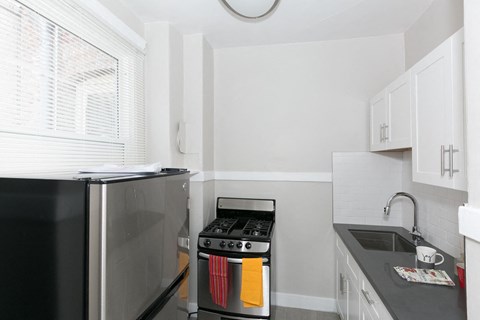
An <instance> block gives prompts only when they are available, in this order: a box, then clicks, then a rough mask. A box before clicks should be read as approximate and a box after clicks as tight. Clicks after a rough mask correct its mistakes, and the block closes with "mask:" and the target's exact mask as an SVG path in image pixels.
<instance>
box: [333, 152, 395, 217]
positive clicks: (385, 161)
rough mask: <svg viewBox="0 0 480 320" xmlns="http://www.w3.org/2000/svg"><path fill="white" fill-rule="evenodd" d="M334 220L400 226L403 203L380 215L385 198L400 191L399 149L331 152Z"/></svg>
mask: <svg viewBox="0 0 480 320" xmlns="http://www.w3.org/2000/svg"><path fill="white" fill-rule="evenodd" d="M332 161H333V163H332V167H333V222H334V223H353V224H370V225H389V226H402V225H403V217H402V206H401V205H396V206H392V210H391V213H390V216H385V215H384V214H383V207H384V206H385V203H386V202H387V199H388V198H389V197H390V196H391V195H392V194H393V193H395V192H397V191H402V190H401V189H402V174H401V172H402V170H403V169H402V168H403V156H402V153H399V152H385V153H371V152H334V153H333V155H332Z"/></svg>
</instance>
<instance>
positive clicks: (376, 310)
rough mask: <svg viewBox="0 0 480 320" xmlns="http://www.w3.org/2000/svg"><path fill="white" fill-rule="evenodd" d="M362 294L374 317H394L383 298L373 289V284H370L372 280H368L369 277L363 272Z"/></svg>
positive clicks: (385, 319)
mask: <svg viewBox="0 0 480 320" xmlns="http://www.w3.org/2000/svg"><path fill="white" fill-rule="evenodd" d="M360 296H361V299H362V301H363V302H364V303H365V304H366V305H367V306H368V309H369V311H370V314H371V316H372V318H373V319H378V320H390V319H392V316H391V315H390V312H388V310H387V308H386V307H385V305H384V304H383V302H382V300H380V297H379V296H378V294H377V292H376V291H375V290H374V289H373V287H372V285H371V284H370V282H368V280H367V278H366V277H365V276H364V275H363V274H362V287H361V292H360Z"/></svg>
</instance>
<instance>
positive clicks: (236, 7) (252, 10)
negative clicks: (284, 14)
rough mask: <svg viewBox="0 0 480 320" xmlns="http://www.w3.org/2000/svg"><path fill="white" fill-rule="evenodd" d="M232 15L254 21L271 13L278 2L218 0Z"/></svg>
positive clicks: (268, 0)
mask: <svg viewBox="0 0 480 320" xmlns="http://www.w3.org/2000/svg"><path fill="white" fill-rule="evenodd" d="M220 1H221V2H222V3H223V4H224V5H225V7H226V8H227V9H228V10H230V11H231V12H232V13H233V14H234V15H236V16H238V17H241V18H245V19H250V20H255V19H261V18H263V17H266V16H268V15H269V14H270V13H272V12H273V11H274V10H275V9H276V8H277V6H278V3H279V2H280V0H220Z"/></svg>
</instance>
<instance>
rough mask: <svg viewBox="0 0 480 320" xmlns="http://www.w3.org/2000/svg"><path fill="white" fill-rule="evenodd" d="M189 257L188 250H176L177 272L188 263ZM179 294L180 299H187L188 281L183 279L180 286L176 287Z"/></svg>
mask: <svg viewBox="0 0 480 320" xmlns="http://www.w3.org/2000/svg"><path fill="white" fill-rule="evenodd" d="M189 262H190V257H189V256H188V252H183V251H179V252H178V272H182V271H183V270H184V269H185V267H186V266H187V265H188V264H189ZM178 292H179V294H180V299H182V300H184V301H186V300H187V299H188V281H186V280H183V281H182V284H181V285H180V288H179V289H178Z"/></svg>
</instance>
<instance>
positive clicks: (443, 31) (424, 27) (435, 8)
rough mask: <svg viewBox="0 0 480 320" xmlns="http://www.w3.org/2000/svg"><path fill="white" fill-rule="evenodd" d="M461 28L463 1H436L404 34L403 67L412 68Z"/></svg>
mask: <svg viewBox="0 0 480 320" xmlns="http://www.w3.org/2000/svg"><path fill="white" fill-rule="evenodd" d="M461 27H463V0H436V1H434V2H433V3H432V5H431V7H430V8H429V9H428V10H427V11H426V12H425V13H424V14H423V15H422V17H421V18H420V19H419V20H417V22H415V23H414V24H413V25H412V26H411V27H410V28H409V29H408V30H407V32H405V66H406V69H409V68H410V67H412V66H413V65H414V64H415V63H417V62H418V61H419V60H420V59H421V58H423V57H424V56H425V55H426V54H427V53H429V52H430V51H432V50H433V49H434V48H435V47H437V46H438V45H439V44H441V43H442V42H443V41H444V40H445V39H447V38H448V37H450V36H451V35H452V34H454V33H455V32H456V31H457V30H458V29H460V28H461Z"/></svg>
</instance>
